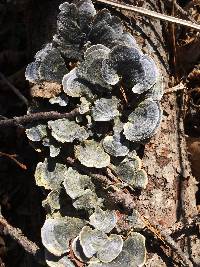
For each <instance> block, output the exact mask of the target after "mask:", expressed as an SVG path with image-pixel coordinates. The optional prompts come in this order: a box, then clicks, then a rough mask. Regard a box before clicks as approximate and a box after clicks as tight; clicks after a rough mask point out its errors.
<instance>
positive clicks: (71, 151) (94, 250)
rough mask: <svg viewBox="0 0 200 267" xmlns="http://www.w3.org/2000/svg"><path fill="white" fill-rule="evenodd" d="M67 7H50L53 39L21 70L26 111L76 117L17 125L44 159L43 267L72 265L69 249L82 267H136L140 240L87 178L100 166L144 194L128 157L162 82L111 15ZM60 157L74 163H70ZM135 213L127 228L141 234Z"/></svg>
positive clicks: (149, 121) (154, 114)
mask: <svg viewBox="0 0 200 267" xmlns="http://www.w3.org/2000/svg"><path fill="white" fill-rule="evenodd" d="M71 2H72V3H68V2H64V3H62V4H61V5H60V6H59V10H60V12H59V14H58V17H57V28H56V33H55V35H54V36H53V38H52V42H51V43H48V44H47V45H46V46H45V47H44V48H43V49H41V50H40V51H39V52H38V53H37V54H36V55H35V61H34V62H32V63H30V64H29V65H28V66H27V69H26V74H25V75H26V79H27V80H28V81H30V82H31V83H34V85H33V87H32V92H33V94H32V95H33V97H35V98H36V101H35V102H33V104H32V106H31V109H29V113H33V112H38V111H57V112H59V113H66V112H71V111H72V110H74V108H75V109H77V110H78V111H79V114H77V115H76V116H75V117H71V118H68V119H67V118H62V119H56V120H48V121H47V122H45V121H42V122H41V121H38V122H34V123H33V124H29V125H27V127H26V134H27V137H28V138H29V139H30V140H31V141H34V142H37V143H36V145H37V149H38V147H39V148H41V147H42V148H43V147H46V148H48V149H42V148H41V149H40V150H41V151H43V153H44V155H45V156H44V157H45V159H44V161H43V162H39V163H38V165H37V167H36V170H35V180H36V183H37V185H38V186H42V187H44V188H45V189H46V190H50V192H48V195H47V198H46V200H44V201H43V206H44V207H45V209H46V211H47V218H46V221H45V223H44V226H43V227H42V242H43V244H44V246H45V247H46V249H47V250H48V251H47V252H46V261H47V264H48V265H49V266H53V267H61V266H70V267H74V266H76V262H75V261H73V262H72V261H71V258H70V257H71V256H70V255H71V254H70V255H68V254H66V253H67V252H68V251H70V250H73V251H74V256H75V257H76V258H77V259H79V260H80V261H81V262H82V263H83V264H84V266H90V267H118V266H122V267H127V266H130V267H136V266H143V265H144V263H145V255H146V250H145V238H144V237H143V236H142V235H141V234H139V233H136V232H134V233H133V234H131V235H130V236H128V237H127V236H126V234H125V232H123V230H122V231H120V228H119V227H118V226H117V218H118V217H117V210H118V208H119V207H118V206H117V205H115V203H112V205H113V206H112V205H110V204H109V200H108V199H107V195H106V192H107V190H110V189H106V190H105V188H104V185H103V184H101V183H100V181H97V180H96V179H95V178H94V177H95V175H96V174H101V173H103V174H105V175H107V174H108V172H107V170H109V171H111V172H112V175H116V176H117V177H118V178H119V179H118V180H119V182H120V187H122V186H124V185H125V186H128V187H129V189H130V190H132V189H133V188H139V189H145V188H146V186H147V182H148V178H147V174H146V172H145V171H144V170H143V169H142V167H141V165H142V164H141V159H140V158H139V157H138V156H137V153H138V152H139V149H140V148H141V143H142V142H143V141H148V139H149V138H151V137H152V136H153V135H154V134H155V133H156V131H157V129H158V127H159V125H160V123H161V120H162V111H161V107H160V100H161V98H162V95H163V81H162V76H161V73H160V71H159V66H158V64H157V63H156V62H155V61H154V59H153V57H152V56H153V55H151V56H150V55H147V54H145V53H143V52H142V50H141V48H140V47H139V45H138V44H137V42H136V39H135V38H134V36H132V34H130V33H129V32H127V31H126V29H125V27H124V25H123V23H122V21H121V20H120V18H118V17H117V16H113V15H112V14H111V13H110V11H109V10H107V9H102V10H98V11H96V9H95V7H94V5H93V3H92V1H91V0H81V1H71ZM38 150H39V149H38ZM66 158H67V159H69V158H71V159H73V162H74V164H72V165H73V166H72V165H71V164H70V162H69V161H68V160H67V161H66ZM94 174H95V175H94ZM102 189H103V190H102ZM63 216H68V217H63ZM78 217H80V218H83V219H84V220H82V219H78ZM136 217H137V216H136V214H133V215H132V217H130V220H128V219H127V220H128V223H129V224H130V225H132V226H133V228H134V229H135V230H141V227H142V226H141V223H140V222H139V221H138V219H137V218H136ZM116 232H117V234H116ZM69 241H71V242H69Z"/></svg>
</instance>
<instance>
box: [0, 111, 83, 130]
mask: <svg viewBox="0 0 200 267" xmlns="http://www.w3.org/2000/svg"><path fill="white" fill-rule="evenodd" d="M78 114H79V110H78V108H75V109H73V110H72V111H70V112H68V113H59V112H57V111H48V112H38V113H32V114H28V115H24V116H20V117H15V118H13V119H5V120H0V127H5V126H16V125H20V124H27V123H29V122H33V121H39V120H56V119H62V118H68V119H70V118H73V117H75V116H76V115H78Z"/></svg>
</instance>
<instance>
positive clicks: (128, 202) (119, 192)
mask: <svg viewBox="0 0 200 267" xmlns="http://www.w3.org/2000/svg"><path fill="white" fill-rule="evenodd" d="M67 162H68V163H69V164H70V165H71V166H73V167H76V169H79V170H81V171H82V172H84V173H85V174H87V175H89V176H90V177H92V178H93V179H95V180H97V181H100V182H101V183H102V184H103V185H104V186H105V187H106V189H109V188H110V189H112V192H111V190H109V191H108V192H107V193H108V195H109V197H111V198H112V199H113V200H114V202H115V203H116V204H118V203H120V204H121V205H123V207H124V209H125V210H127V211H132V210H133V209H135V202H134V200H133V197H132V195H131V193H130V192H129V191H128V190H127V191H126V192H124V191H123V189H121V188H118V187H116V186H115V182H116V180H118V179H117V177H115V176H114V174H112V175H109V178H110V179H112V177H113V180H114V181H111V180H110V179H109V178H108V177H106V176H105V175H102V174H94V173H92V172H91V171H89V170H88V169H87V168H85V167H84V166H82V165H80V164H78V163H77V162H76V161H75V159H73V158H71V157H68V158H67ZM114 177H115V179H114ZM138 214H139V215H140V217H141V220H142V221H143V223H144V224H145V226H146V227H147V228H148V230H150V232H151V233H152V234H153V236H156V237H157V238H159V239H160V240H161V241H162V242H163V243H164V244H165V245H166V246H167V247H170V248H171V249H172V250H173V251H174V252H176V254H177V256H178V257H179V258H180V259H181V261H182V262H183V263H184V265H185V266H188V267H192V266H193V264H192V262H191V261H190V260H189V258H188V257H187V256H186V255H185V254H184V252H183V251H182V249H181V248H180V247H179V245H178V243H176V242H175V241H174V240H173V239H172V238H171V237H170V236H169V235H168V233H166V231H164V230H163V229H162V227H161V226H160V225H159V224H155V223H153V222H150V221H149V220H148V219H147V218H145V217H144V216H143V215H141V214H140V212H138Z"/></svg>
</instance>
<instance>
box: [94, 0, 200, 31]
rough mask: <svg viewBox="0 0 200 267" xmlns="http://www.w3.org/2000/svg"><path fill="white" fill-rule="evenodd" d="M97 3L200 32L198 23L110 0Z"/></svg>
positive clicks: (101, 0) (99, 0)
mask: <svg viewBox="0 0 200 267" xmlns="http://www.w3.org/2000/svg"><path fill="white" fill-rule="evenodd" d="M96 1H97V2H101V3H104V4H107V5H110V6H113V7H117V8H121V9H125V10H128V11H134V12H137V13H139V14H142V15H144V16H148V17H151V18H154V19H160V20H163V21H168V22H171V23H176V24H179V25H182V26H186V27H189V28H193V29H195V30H198V31H200V25H199V24H197V23H193V22H191V21H188V20H183V19H178V18H175V17H172V16H168V15H165V14H161V13H158V12H155V11H152V10H148V9H146V8H143V7H136V6H133V5H125V4H120V3H117V2H113V1H110V0H96Z"/></svg>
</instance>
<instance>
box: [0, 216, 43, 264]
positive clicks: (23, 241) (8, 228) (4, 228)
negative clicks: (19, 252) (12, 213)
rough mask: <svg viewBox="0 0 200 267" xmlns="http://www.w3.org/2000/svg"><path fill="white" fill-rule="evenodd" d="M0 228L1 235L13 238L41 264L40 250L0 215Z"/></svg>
mask: <svg viewBox="0 0 200 267" xmlns="http://www.w3.org/2000/svg"><path fill="white" fill-rule="evenodd" d="M0 228H1V232H2V233H4V234H5V235H9V236H10V237H11V238H13V239H14V240H15V241H16V242H17V243H18V244H19V245H20V246H21V247H23V249H24V250H25V251H27V252H28V253H30V254H31V255H33V256H34V257H35V259H36V260H37V261H39V262H43V258H42V256H41V251H40V248H39V247H38V246H37V245H36V244H35V243H34V242H32V241H30V240H29V239H28V238H27V237H26V236H24V235H23V233H22V231H21V230H20V229H18V228H15V227H13V226H12V225H10V224H9V223H8V222H7V221H6V219H5V218H4V217H3V216H2V215H0Z"/></svg>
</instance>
